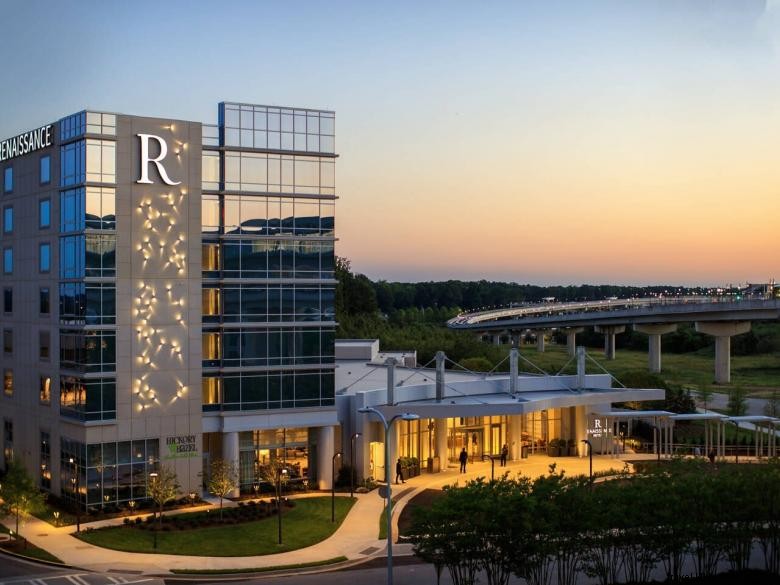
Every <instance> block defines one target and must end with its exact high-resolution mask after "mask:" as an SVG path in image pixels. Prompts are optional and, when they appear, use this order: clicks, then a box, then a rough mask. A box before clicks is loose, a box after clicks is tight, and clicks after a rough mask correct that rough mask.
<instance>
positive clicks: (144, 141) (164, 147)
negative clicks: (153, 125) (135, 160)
mask: <svg viewBox="0 0 780 585" xmlns="http://www.w3.org/2000/svg"><path fill="white" fill-rule="evenodd" d="M138 137H139V138H140V139H141V178H140V179H138V181H136V182H137V183H142V184H147V185H151V184H152V181H150V180H149V164H150V163H152V164H154V165H155V166H156V167H157V172H158V173H160V178H161V179H162V180H163V181H164V182H165V184H166V185H181V181H171V179H170V178H169V177H168V173H166V172H165V167H164V166H162V162H161V161H162V160H163V159H164V158H165V156H166V155H167V154H168V144H166V142H165V140H163V139H162V138H160V137H159V136H155V135H154V134H139V135H138ZM150 138H152V139H154V140H156V141H157V144H159V145H160V154H159V155H158V156H157V158H149V139H150Z"/></svg>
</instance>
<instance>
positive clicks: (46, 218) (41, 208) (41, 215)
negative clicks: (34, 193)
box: [38, 199, 51, 229]
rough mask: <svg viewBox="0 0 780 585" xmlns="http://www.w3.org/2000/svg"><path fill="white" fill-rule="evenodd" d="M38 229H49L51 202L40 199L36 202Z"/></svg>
mask: <svg viewBox="0 0 780 585" xmlns="http://www.w3.org/2000/svg"><path fill="white" fill-rule="evenodd" d="M38 227H39V228H41V229H46V228H48V227H51V200H50V199H41V200H40V201H38Z"/></svg>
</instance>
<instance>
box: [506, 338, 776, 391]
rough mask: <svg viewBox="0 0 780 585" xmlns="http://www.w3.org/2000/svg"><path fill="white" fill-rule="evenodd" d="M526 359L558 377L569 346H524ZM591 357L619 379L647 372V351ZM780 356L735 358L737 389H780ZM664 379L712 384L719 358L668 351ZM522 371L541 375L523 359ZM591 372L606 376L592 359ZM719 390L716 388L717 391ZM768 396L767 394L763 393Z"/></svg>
mask: <svg viewBox="0 0 780 585" xmlns="http://www.w3.org/2000/svg"><path fill="white" fill-rule="evenodd" d="M520 351H521V354H522V356H523V357H524V358H527V359H528V360H529V361H531V362H532V363H534V364H535V365H537V366H538V367H540V368H542V369H543V370H545V371H546V372H548V373H551V374H555V373H557V372H558V371H559V370H560V369H561V368H562V367H563V366H564V364H566V362H567V361H569V356H568V355H567V354H566V347H565V346H563V345H553V344H548V345H547V347H546V351H545V352H544V353H539V352H537V351H536V350H535V349H534V347H533V346H526V345H524V346H523V347H522V348H521V350H520ZM587 351H588V354H589V355H590V356H591V357H592V358H594V359H595V360H596V361H597V362H599V363H600V364H601V365H602V366H603V367H604V368H605V369H606V370H607V371H609V372H610V373H611V374H612V375H614V376H615V377H616V378H617V379H618V380H619V379H620V378H621V376H623V375H625V374H627V373H628V372H634V371H644V372H646V371H647V352H644V351H631V350H627V349H618V350H617V352H616V353H615V359H614V360H612V361H608V360H607V359H606V358H605V357H604V351H603V348H596V347H589V348H588V350H587ZM778 364H780V355H778V354H776V353H774V354H761V355H752V356H739V355H737V356H734V355H732V357H731V380H732V385H733V386H744V387H745V388H746V389H750V391H751V392H750V393H751V395H752V394H753V392H755V393H756V394H757V395H758V394H759V393H761V392H762V390H761V389H760V388H755V387H765V388H780V365H778ZM661 366H662V371H661V377H662V378H664V379H665V380H667V381H669V382H672V383H675V384H681V385H686V386H695V385H697V384H699V383H700V382H701V381H702V380H708V381H711V380H712V379H713V378H714V369H715V357H714V355H712V353H711V352H709V353H708V352H707V351H706V350H703V351H702V352H692V353H685V354H675V353H669V352H666V353H664V354H663V356H662V361H661ZM575 367H576V366H575V364H574V362H573V361H572V362H571V363H570V364H569V365H568V367H567V368H566V369H565V370H564V373H574V371H575ZM520 370H521V371H525V372H537V373H538V370H535V369H534V368H533V367H532V366H530V365H529V364H528V363H527V362H525V361H524V360H522V359H521V360H520ZM587 372H588V373H589V374H596V373H603V372H602V370H600V369H599V367H598V366H597V365H596V364H594V363H593V362H592V361H590V360H588V363H587ZM719 388H725V387H719V386H715V385H713V389H714V390H718V389H719ZM763 393H764V394H766V391H763Z"/></svg>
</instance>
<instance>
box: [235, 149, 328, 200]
mask: <svg viewBox="0 0 780 585" xmlns="http://www.w3.org/2000/svg"><path fill="white" fill-rule="evenodd" d="M334 169H335V162H334V161H333V160H332V159H327V158H319V157H313V156H293V155H281V156H280V155H278V154H264V153H257V152H230V151H228V152H225V190H227V191H252V192H271V193H299V194H306V193H311V194H320V193H321V194H325V195H333V194H335V192H336V189H335V170H334Z"/></svg>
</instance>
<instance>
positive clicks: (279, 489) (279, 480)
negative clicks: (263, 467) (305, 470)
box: [276, 467, 287, 544]
mask: <svg viewBox="0 0 780 585" xmlns="http://www.w3.org/2000/svg"><path fill="white" fill-rule="evenodd" d="M282 475H287V468H286V467H280V468H279V469H277V470H276V515H277V517H278V518H279V544H282Z"/></svg>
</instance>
